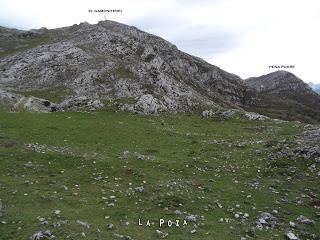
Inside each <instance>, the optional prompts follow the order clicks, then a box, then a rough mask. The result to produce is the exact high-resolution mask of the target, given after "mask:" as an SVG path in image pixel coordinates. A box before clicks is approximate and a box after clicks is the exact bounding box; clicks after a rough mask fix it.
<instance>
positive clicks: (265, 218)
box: [255, 212, 278, 229]
mask: <svg viewBox="0 0 320 240" xmlns="http://www.w3.org/2000/svg"><path fill="white" fill-rule="evenodd" d="M255 223H256V227H257V228H259V229H263V228H275V227H277V226H278V222H277V218H276V217H274V216H273V215H272V214H271V213H268V212H263V213H261V214H260V216H259V217H258V218H257V220H256V221H255Z"/></svg>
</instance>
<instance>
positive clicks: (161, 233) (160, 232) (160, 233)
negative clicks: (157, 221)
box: [156, 230, 168, 238]
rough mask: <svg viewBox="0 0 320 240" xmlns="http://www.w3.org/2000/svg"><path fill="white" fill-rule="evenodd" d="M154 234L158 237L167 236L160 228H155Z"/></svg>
mask: <svg viewBox="0 0 320 240" xmlns="http://www.w3.org/2000/svg"><path fill="white" fill-rule="evenodd" d="M156 234H157V237H158V238H166V237H167V236H168V233H166V232H162V231H160V230H156Z"/></svg>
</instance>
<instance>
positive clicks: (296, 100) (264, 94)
mask: <svg viewBox="0 0 320 240" xmlns="http://www.w3.org/2000/svg"><path fill="white" fill-rule="evenodd" d="M245 83H246V84H247V85H248V86H249V87H251V88H253V89H255V90H256V91H257V92H258V96H259V100H258V101H256V102H255V103H254V104H251V105H249V107H248V109H250V110H252V111H256V112H259V113H263V114H266V115H269V116H271V117H275V118H282V119H287V120H301V121H307V122H315V121H319V120H320V95H318V94H317V93H315V92H314V91H313V90H312V89H311V88H310V87H309V86H308V84H306V83H305V82H303V81H302V80H301V79H299V78H298V77H296V76H295V75H293V74H292V73H289V72H286V71H277V72H273V73H270V74H267V75H263V76H260V77H254V78H249V79H247V80H246V81H245Z"/></svg>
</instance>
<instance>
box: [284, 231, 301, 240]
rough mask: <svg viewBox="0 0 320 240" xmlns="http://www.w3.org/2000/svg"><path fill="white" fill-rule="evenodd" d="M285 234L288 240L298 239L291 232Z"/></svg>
mask: <svg viewBox="0 0 320 240" xmlns="http://www.w3.org/2000/svg"><path fill="white" fill-rule="evenodd" d="M286 236H287V238H288V239H289V240H299V238H298V237H297V236H296V235H294V233H292V232H287V233H286Z"/></svg>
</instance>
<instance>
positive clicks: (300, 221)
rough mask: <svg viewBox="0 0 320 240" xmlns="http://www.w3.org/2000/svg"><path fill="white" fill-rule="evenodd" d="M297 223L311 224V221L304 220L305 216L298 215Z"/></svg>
mask: <svg viewBox="0 0 320 240" xmlns="http://www.w3.org/2000/svg"><path fill="white" fill-rule="evenodd" d="M296 220H297V222H298V223H301V224H307V225H308V224H313V221H312V220H310V219H309V218H306V217H305V216H303V215H300V216H299V217H297V219H296Z"/></svg>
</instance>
